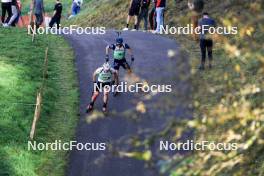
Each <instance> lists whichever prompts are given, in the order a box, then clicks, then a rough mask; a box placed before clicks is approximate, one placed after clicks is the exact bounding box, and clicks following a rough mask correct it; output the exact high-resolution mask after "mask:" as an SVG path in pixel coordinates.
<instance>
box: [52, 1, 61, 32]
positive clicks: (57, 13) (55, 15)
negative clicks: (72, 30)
mask: <svg viewBox="0 0 264 176" xmlns="http://www.w3.org/2000/svg"><path fill="white" fill-rule="evenodd" d="M61 12H62V4H61V2H60V0H56V4H55V7H54V12H53V17H52V18H51V21H50V23H49V27H51V28H52V27H53V25H54V23H56V24H57V29H59V28H60V19H61Z"/></svg>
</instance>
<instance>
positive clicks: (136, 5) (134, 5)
mask: <svg viewBox="0 0 264 176" xmlns="http://www.w3.org/2000/svg"><path fill="white" fill-rule="evenodd" d="M140 2H141V0H131V1H130V6H129V12H128V16H127V24H126V28H124V30H128V29H129V22H130V19H131V17H133V16H134V17H135V23H134V30H136V29H137V24H138V15H139V10H140Z"/></svg>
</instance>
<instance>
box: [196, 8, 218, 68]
mask: <svg viewBox="0 0 264 176" xmlns="http://www.w3.org/2000/svg"><path fill="white" fill-rule="evenodd" d="M198 25H199V29H200V48H201V65H200V67H199V69H200V70H204V69H205V59H206V51H207V52H208V60H209V68H212V61H213V39H212V34H210V33H209V32H208V29H209V28H210V27H215V26H216V23H215V20H213V19H212V18H210V17H209V14H208V13H207V12H204V13H203V17H202V18H201V19H200V20H199V22H198Z"/></svg>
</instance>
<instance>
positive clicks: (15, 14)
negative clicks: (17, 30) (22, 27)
mask: <svg viewBox="0 0 264 176" xmlns="http://www.w3.org/2000/svg"><path fill="white" fill-rule="evenodd" d="M11 9H12V16H11V18H10V19H9V21H8V22H7V23H5V24H4V25H3V26H4V27H8V26H16V19H17V17H18V13H19V9H18V4H17V0H12V2H11Z"/></svg>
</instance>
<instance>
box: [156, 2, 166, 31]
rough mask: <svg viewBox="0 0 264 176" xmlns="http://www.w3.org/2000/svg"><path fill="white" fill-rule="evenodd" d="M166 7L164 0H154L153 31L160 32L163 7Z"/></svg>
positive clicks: (162, 23) (162, 20) (162, 22)
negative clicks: (154, 21)
mask: <svg viewBox="0 0 264 176" xmlns="http://www.w3.org/2000/svg"><path fill="white" fill-rule="evenodd" d="M165 7H166V0H157V1H156V21H157V28H156V31H155V33H160V28H161V27H162V26H163V25H164V9H165Z"/></svg>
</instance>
